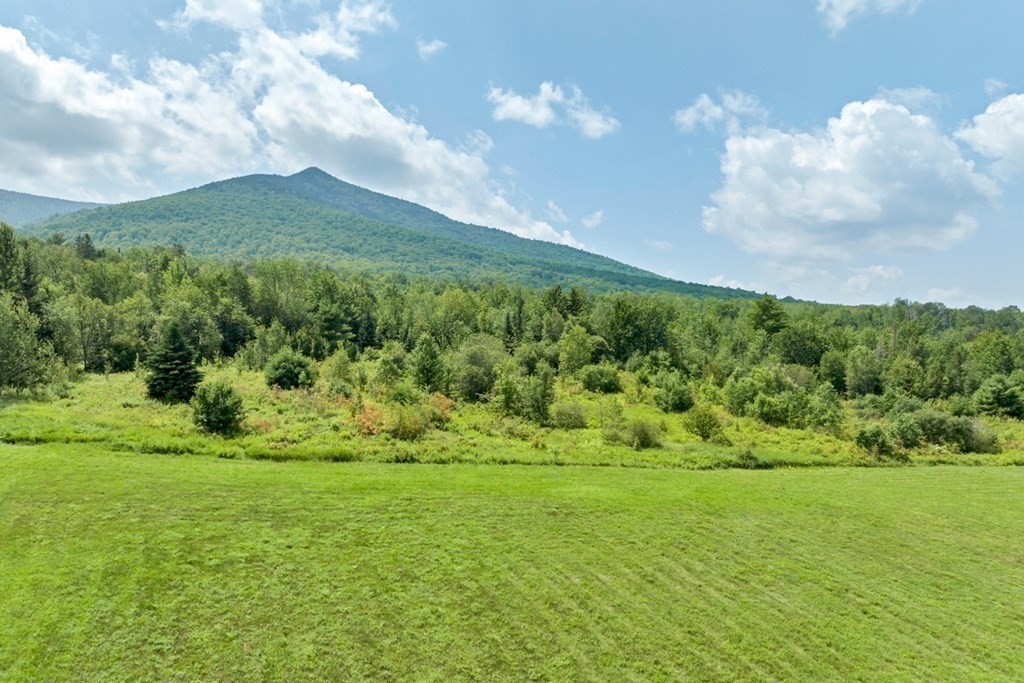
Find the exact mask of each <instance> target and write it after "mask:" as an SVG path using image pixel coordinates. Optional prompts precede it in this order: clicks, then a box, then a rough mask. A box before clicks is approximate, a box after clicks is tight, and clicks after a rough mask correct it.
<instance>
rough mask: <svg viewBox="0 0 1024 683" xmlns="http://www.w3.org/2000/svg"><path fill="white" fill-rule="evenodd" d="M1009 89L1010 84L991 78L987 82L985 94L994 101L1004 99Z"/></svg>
mask: <svg viewBox="0 0 1024 683" xmlns="http://www.w3.org/2000/svg"><path fill="white" fill-rule="evenodd" d="M1009 87H1010V84H1009V83H1005V82H1003V81H1001V80H999V79H998V78H989V79H987V80H986V81H985V94H986V95H988V96H989V97H991V98H993V99H994V98H996V97H1002V96H1003V94H1004V93H1005V92H1006V91H1007V90H1008V89H1009Z"/></svg>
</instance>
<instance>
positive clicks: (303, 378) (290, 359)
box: [263, 348, 316, 389]
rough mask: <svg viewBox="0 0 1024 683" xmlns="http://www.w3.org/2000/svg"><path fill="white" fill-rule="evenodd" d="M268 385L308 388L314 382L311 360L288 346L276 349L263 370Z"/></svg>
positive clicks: (285, 387)
mask: <svg viewBox="0 0 1024 683" xmlns="http://www.w3.org/2000/svg"><path fill="white" fill-rule="evenodd" d="M263 376H264V377H265V378H266V380H267V386H268V387H279V388H281V389H308V388H309V387H312V386H313V384H314V382H316V371H315V370H314V369H313V361H311V360H310V359H309V358H306V357H305V356H303V355H302V354H301V353H298V352H296V351H293V350H292V349H290V348H284V349H281V350H280V351H278V352H277V353H275V354H274V355H273V357H271V359H270V360H269V361H267V367H266V369H265V370H264V371H263Z"/></svg>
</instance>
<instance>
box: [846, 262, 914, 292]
mask: <svg viewBox="0 0 1024 683" xmlns="http://www.w3.org/2000/svg"><path fill="white" fill-rule="evenodd" d="M904 274H905V273H904V272H903V269H902V268H897V267H896V266H868V267H867V268H859V269H857V271H856V272H855V273H854V274H853V275H851V276H850V277H849V278H848V279H847V280H846V283H845V284H844V285H843V291H844V292H850V293H856V294H865V293H867V292H869V291H871V290H872V289H873V288H874V287H875V285H876V284H877V283H879V282H893V281H895V280H899V279H902V278H903V276H904Z"/></svg>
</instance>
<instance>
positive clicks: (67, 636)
mask: <svg viewBox="0 0 1024 683" xmlns="http://www.w3.org/2000/svg"><path fill="white" fill-rule="evenodd" d="M1022 626H1024V470H1022V469H1020V468H982V467H977V468H921V467H918V468H877V469H812V470H806V469H804V470H774V471H767V472H749V471H721V472H689V471H677V470H640V469H625V468H589V467H564V468H563V467H521V466H504V467H502V466H471V465H453V466H433V465H383V464H369V463H359V464H328V463H288V464H281V463H272V462H253V461H246V460H238V461H233V460H218V459H215V458H209V457H201V456H188V457H172V456H157V455H139V454H128V453H120V454H114V453H106V452H102V451H97V450H96V449H95V447H94V446H88V445H69V446H53V445H50V446H17V447H14V446H0V680H3V681H44V680H59V681H65V680H71V681H75V680H77V681H103V680H117V681H129V680H132V681H134V680H161V681H164V680H189V681H192V680H218V681H235V680H237V681H243V680H281V681H302V680H384V681H386V680H428V681H429V680H437V681H447V680H512V681H521V680H557V681H561V680H593V681H625V680H672V681H676V680H685V679H694V680H706V679H718V680H769V679H788V680H815V681H818V680H828V679H843V680H858V679H860V680H1008V681H1010V680H1022V679H1024V637H1022Z"/></svg>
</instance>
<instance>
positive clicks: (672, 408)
mask: <svg viewBox="0 0 1024 683" xmlns="http://www.w3.org/2000/svg"><path fill="white" fill-rule="evenodd" d="M656 384H657V386H658V392H657V394H655V397H654V401H655V403H657V405H658V407H659V408H661V409H662V410H664V411H665V412H666V413H685V412H686V411H687V410H689V409H690V408H692V407H693V393H692V392H691V391H690V387H689V386H688V385H687V384H686V382H685V381H684V380H683V378H682V377H681V376H680V375H679V373H675V372H673V373H662V374H660V375H659V376H658V377H657V380H656Z"/></svg>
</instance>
